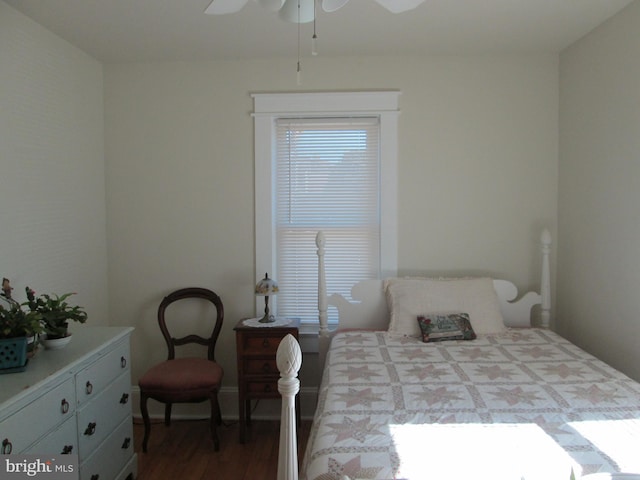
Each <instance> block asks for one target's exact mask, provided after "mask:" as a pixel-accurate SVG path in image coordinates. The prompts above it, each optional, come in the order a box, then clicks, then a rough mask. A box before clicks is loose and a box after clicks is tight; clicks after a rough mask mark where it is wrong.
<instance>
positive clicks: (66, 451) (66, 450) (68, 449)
mask: <svg viewBox="0 0 640 480" xmlns="http://www.w3.org/2000/svg"><path fill="white" fill-rule="evenodd" d="M71 452H73V445H65V446H64V448H63V449H62V452H60V455H69V454H70V453H71Z"/></svg>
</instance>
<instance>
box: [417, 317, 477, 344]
mask: <svg viewBox="0 0 640 480" xmlns="http://www.w3.org/2000/svg"><path fill="white" fill-rule="evenodd" d="M418 325H419V326H420V331H421V332H422V341H423V342H425V343H426V342H442V341H444V340H473V339H475V338H476V332H474V331H473V328H472V327H471V322H470V321H469V315H467V314H466V313H451V314H449V315H428V316H424V315H419V316H418Z"/></svg>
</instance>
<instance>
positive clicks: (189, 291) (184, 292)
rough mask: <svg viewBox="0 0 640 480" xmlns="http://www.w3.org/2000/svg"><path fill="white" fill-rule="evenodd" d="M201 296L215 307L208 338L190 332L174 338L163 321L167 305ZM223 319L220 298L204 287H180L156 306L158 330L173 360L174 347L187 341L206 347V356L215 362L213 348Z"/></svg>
mask: <svg viewBox="0 0 640 480" xmlns="http://www.w3.org/2000/svg"><path fill="white" fill-rule="evenodd" d="M190 298H201V299H204V300H208V301H209V302H211V303H212V304H213V305H214V306H215V308H216V321H215V325H214V326H213V331H212V332H211V335H210V336H209V337H208V338H204V337H201V336H200V335H196V334H190V335H186V336H184V337H179V338H175V337H172V336H171V334H170V333H169V329H168V327H167V323H166V321H165V311H166V310H167V307H168V306H169V305H171V304H172V303H174V302H177V301H178V300H184V299H190ZM223 320H224V308H223V306H222V300H220V297H219V296H218V295H217V294H216V293H214V292H212V291H211V290H208V289H206V288H199V287H189V288H181V289H180V290H176V291H175V292H172V293H170V294H169V295H167V296H166V297H164V298H163V299H162V302H160V306H159V307H158V325H159V326H160V331H161V332H162V336H163V337H164V340H165V342H166V343H167V349H168V350H169V354H168V357H167V358H168V359H169V360H173V359H174V358H175V356H176V351H175V347H176V346H180V345H187V344H189V343H197V344H199V345H203V346H206V347H207V358H208V359H209V360H211V361H214V362H215V349H216V342H217V341H218V336H219V335H220V330H221V329H222V322H223Z"/></svg>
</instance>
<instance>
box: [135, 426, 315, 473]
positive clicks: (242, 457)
mask: <svg viewBox="0 0 640 480" xmlns="http://www.w3.org/2000/svg"><path fill="white" fill-rule="evenodd" d="M310 427H311V422H310V421H308V420H306V421H303V422H302V425H301V427H300V429H299V431H298V436H299V444H298V461H299V462H301V461H302V455H303V454H304V448H305V446H306V443H307V439H308V438H309V429H310ZM133 432H134V441H135V451H136V453H138V477H137V478H138V479H139V480H174V479H177V478H179V479H180V480H200V479H203V480H204V479H206V480H211V479H218V478H219V479H229V480H275V479H276V475H277V471H278V442H279V438H280V422H279V421H275V420H273V421H260V420H258V421H256V420H253V421H252V424H251V428H249V429H248V433H250V437H249V438H248V439H247V442H246V443H245V444H243V445H241V444H240V443H239V442H238V423H237V422H233V423H232V422H224V424H223V425H222V426H220V427H218V435H219V437H220V451H218V452H215V451H214V450H213V442H212V441H211V436H210V432H209V425H208V420H197V421H196V420H182V421H181V420H172V422H171V426H170V427H165V425H164V423H163V422H161V421H159V422H158V421H156V422H154V423H153V424H152V426H151V436H150V437H149V448H148V452H147V453H142V437H143V435H144V427H143V426H142V424H141V421H140V420H134V427H133Z"/></svg>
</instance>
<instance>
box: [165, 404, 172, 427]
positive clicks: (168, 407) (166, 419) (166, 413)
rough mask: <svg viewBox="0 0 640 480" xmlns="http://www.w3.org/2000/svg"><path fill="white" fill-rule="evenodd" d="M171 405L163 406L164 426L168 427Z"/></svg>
mask: <svg viewBox="0 0 640 480" xmlns="http://www.w3.org/2000/svg"><path fill="white" fill-rule="evenodd" d="M171 405H172V404H171V403H165V404H164V424H165V425H166V426H167V427H168V426H169V425H171Z"/></svg>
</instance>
